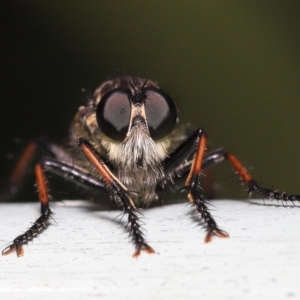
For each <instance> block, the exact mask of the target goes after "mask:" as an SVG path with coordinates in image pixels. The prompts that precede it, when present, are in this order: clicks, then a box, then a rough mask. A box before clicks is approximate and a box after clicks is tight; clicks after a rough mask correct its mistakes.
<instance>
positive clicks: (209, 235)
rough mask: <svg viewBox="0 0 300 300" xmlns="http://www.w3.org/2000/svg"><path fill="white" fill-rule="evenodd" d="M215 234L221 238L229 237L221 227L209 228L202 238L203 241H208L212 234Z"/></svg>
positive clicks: (210, 239)
mask: <svg viewBox="0 0 300 300" xmlns="http://www.w3.org/2000/svg"><path fill="white" fill-rule="evenodd" d="M214 235H216V236H217V237H219V238H221V239H227V238H229V234H228V233H227V232H226V231H223V230H221V229H213V230H209V231H208V232H207V234H206V236H205V238H204V242H205V243H210V242H211V241H212V238H213V236H214Z"/></svg>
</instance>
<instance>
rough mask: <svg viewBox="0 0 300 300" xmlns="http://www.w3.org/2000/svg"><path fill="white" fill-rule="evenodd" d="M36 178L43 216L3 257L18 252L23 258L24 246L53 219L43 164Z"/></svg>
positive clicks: (8, 248) (15, 240) (37, 168)
mask: <svg viewBox="0 0 300 300" xmlns="http://www.w3.org/2000/svg"><path fill="white" fill-rule="evenodd" d="M35 176H36V182H37V188H38V192H39V199H40V203H41V216H40V217H39V218H38V219H37V220H36V221H35V222H34V224H33V225H32V226H31V227H30V228H29V229H28V230H27V231H26V232H25V233H23V234H21V235H19V236H18V237H17V238H15V239H14V240H13V242H12V244H11V245H9V246H8V247H6V248H5V249H4V250H3V251H2V255H8V254H10V253H12V252H14V251H16V253H17V255H18V256H23V255H24V249H23V245H24V244H27V243H28V242H29V241H31V240H33V239H34V238H35V237H37V236H38V235H39V234H40V233H41V232H42V231H43V230H44V229H45V228H46V227H47V226H48V224H49V219H50V218H51V215H52V211H51V210H50V208H49V194H48V188H47V182H46V178H45V175H44V172H43V169H42V166H41V164H37V165H36V166H35Z"/></svg>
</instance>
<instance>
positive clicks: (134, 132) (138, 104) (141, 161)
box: [86, 77, 177, 170]
mask: <svg viewBox="0 0 300 300" xmlns="http://www.w3.org/2000/svg"><path fill="white" fill-rule="evenodd" d="M93 106H94V112H93V113H92V114H91V115H90V116H89V118H87V119H86V124H88V126H89V130H90V131H93V132H94V135H95V136H96V139H97V136H99V138H98V139H97V140H98V142H99V143H100V144H101V146H102V147H103V148H104V149H105V150H106V152H107V156H108V158H109V160H110V162H111V163H112V164H113V165H114V166H117V169H119V168H122V169H126V170H138V169H144V170H146V169H147V167H149V168H155V167H156V166H157V165H158V164H160V163H161V162H162V160H163V159H165V157H166V156H167V153H168V148H169V145H170V140H169V139H168V136H169V135H170V133H171V132H172V130H173V129H174V127H175V125H176V121H177V110H176V107H175V104H174V102H173V100H172V99H171V98H170V96H169V95H167V94H166V93H165V92H163V91H162V90H161V89H160V88H159V87H158V86H157V85H156V84H155V83H153V82H152V81H148V80H144V79H141V78H135V77H121V78H117V79H115V80H112V81H107V82H105V83H103V84H102V85H101V86H100V87H99V88H98V89H97V90H96V92H95V95H94V102H93ZM90 120H92V122H91V121H90Z"/></svg>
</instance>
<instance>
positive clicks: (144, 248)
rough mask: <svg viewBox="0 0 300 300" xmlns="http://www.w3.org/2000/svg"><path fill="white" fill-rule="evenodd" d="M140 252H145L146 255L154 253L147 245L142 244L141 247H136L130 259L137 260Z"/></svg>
mask: <svg viewBox="0 0 300 300" xmlns="http://www.w3.org/2000/svg"><path fill="white" fill-rule="evenodd" d="M142 250H144V251H146V252H147V253H148V254H153V253H155V251H154V249H153V248H151V247H150V246H149V245H147V244H142V245H139V246H137V248H136V251H135V252H134V253H133V255H132V257H133V258H138V257H139V256H140V255H141V251H142Z"/></svg>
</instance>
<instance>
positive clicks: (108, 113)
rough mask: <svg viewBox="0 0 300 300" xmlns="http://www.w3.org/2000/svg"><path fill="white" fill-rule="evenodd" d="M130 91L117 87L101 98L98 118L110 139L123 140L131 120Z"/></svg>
mask: <svg viewBox="0 0 300 300" xmlns="http://www.w3.org/2000/svg"><path fill="white" fill-rule="evenodd" d="M129 97H130V91H129V90H128V89H123V88H117V89H113V90H111V91H109V92H107V93H106V94H105V95H104V96H103V97H102V99H101V100H100V102H99V104H98V107H97V111H96V118H97V123H98V126H99V128H100V130H101V131H102V132H103V133H104V134H105V135H106V136H107V137H109V138H110V139H112V140H115V141H119V142H121V141H123V140H124V139H125V136H126V133H127V131H128V126H129V121H130V100H129Z"/></svg>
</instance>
